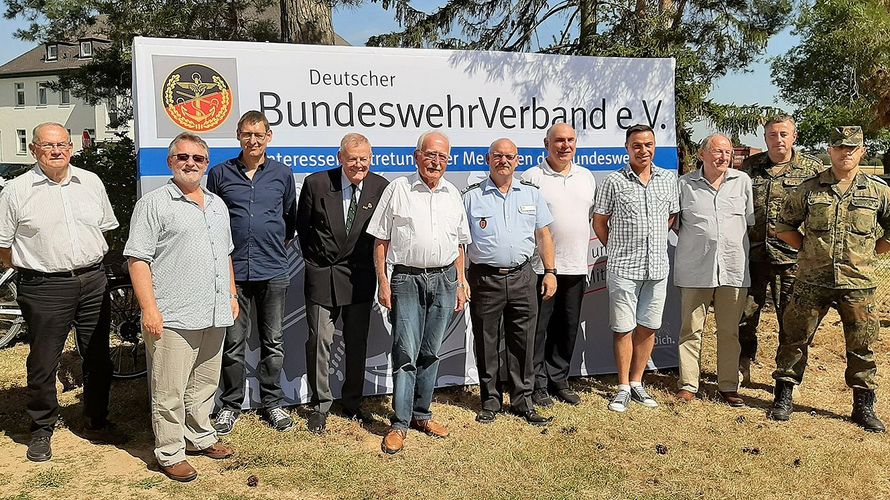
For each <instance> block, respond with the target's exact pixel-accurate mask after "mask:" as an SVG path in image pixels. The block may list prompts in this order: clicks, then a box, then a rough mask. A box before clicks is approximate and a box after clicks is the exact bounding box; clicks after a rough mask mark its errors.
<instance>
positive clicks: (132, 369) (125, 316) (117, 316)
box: [0, 266, 148, 379]
mask: <svg viewBox="0 0 890 500" xmlns="http://www.w3.org/2000/svg"><path fill="white" fill-rule="evenodd" d="M105 273H106V275H107V277H108V291H107V293H108V297H109V301H110V314H111V325H110V331H109V344H110V352H111V363H112V376H113V377H114V378H116V379H132V378H138V377H141V376H143V375H145V374H146V372H147V371H148V364H147V360H146V358H145V343H144V342H143V341H142V318H141V312H140V310H139V303H138V302H137V301H136V295H135V293H134V292H133V285H132V284H131V283H130V278H129V276H128V275H127V274H125V273H121V274H116V273H114V271H113V266H106V268H105ZM17 274H18V273H16V271H15V269H13V268H10V269H6V270H4V271H3V272H2V274H0V348H3V347H6V346H7V345H10V344H11V343H12V342H13V341H14V340H15V339H16V338H17V337H18V336H19V335H21V334H22V332H23V331H24V330H25V326H26V323H25V319H24V317H23V316H22V311H21V309H20V308H19V306H18V304H17V303H16V300H15V299H16V292H17V288H16V280H15V278H16V276H17ZM74 345H75V349H77V351H78V354H80V346H78V345H77V342H75V343H74Z"/></svg>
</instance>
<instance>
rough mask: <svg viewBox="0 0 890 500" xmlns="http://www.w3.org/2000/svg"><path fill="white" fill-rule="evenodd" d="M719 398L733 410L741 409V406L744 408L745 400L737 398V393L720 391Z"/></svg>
mask: <svg viewBox="0 0 890 500" xmlns="http://www.w3.org/2000/svg"><path fill="white" fill-rule="evenodd" d="M720 398H721V399H722V400H723V402H724V403H726V404H728V405H729V406H732V407H733V408H741V407H742V406H745V400H744V399H742V397H741V396H739V393H738V392H736V391H730V392H723V391H720Z"/></svg>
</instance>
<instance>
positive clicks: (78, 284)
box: [0, 123, 123, 462]
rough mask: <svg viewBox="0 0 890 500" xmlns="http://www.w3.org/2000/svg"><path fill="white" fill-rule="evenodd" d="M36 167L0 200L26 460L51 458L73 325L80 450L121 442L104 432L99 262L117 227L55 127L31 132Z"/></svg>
mask: <svg viewBox="0 0 890 500" xmlns="http://www.w3.org/2000/svg"><path fill="white" fill-rule="evenodd" d="M30 148H31V154H33V155H34V158H36V159H37V164H36V165H35V166H34V168H32V169H31V170H29V171H27V172H25V173H24V174H22V175H20V176H18V177H16V178H15V179H13V180H11V181H9V182H8V183H7V184H6V186H5V188H4V189H3V192H2V194H0V260H2V261H3V264H4V265H6V266H10V265H11V266H13V267H15V268H16V269H17V270H18V272H19V278H18V283H17V284H18V303H19V306H20V307H21V309H22V315H23V316H24V318H25V322H26V323H27V324H28V337H29V342H30V344H31V349H30V352H29V353H28V361H27V373H28V403H27V411H28V416H29V417H31V441H30V444H29V445H28V452H27V457H28V459H29V460H32V461H35V462H43V461H46V460H49V459H50V458H52V448H51V447H50V439H51V438H52V435H53V428H54V427H55V424H56V421H57V420H58V418H59V402H58V399H57V397H56V372H57V370H58V367H59V357H60V356H61V354H62V350H63V348H64V347H65V339H67V338H68V332H69V331H70V330H71V326H72V325H74V326H75V327H76V328H75V331H76V335H77V343H78V346H79V347H80V352H81V355H82V356H83V380H84V384H83V385H84V387H83V396H84V408H83V409H84V415H85V417H86V429H85V431H84V434H85V435H86V437H88V438H89V439H90V440H101V441H105V442H121V441H123V437H122V436H121V435H120V434H118V433H117V432H115V429H114V427H113V426H112V425H111V424H110V423H109V422H108V420H107V416H108V393H109V390H110V388H111V369H112V368H111V360H110V358H109V350H108V333H109V299H108V294H107V293H106V288H107V281H106V277H105V272H104V270H103V269H102V258H103V257H104V256H105V252H107V251H108V244H107V243H106V241H105V236H104V235H103V233H104V232H106V231H110V230H112V229H114V228H116V227H118V222H117V219H116V218H115V217H114V212H113V211H112V208H111V203H110V202H109V200H108V195H107V194H106V192H105V186H103V185H102V181H101V180H99V178H98V177H97V176H96V174H94V173H92V172H88V171H86V170H83V169H80V168H77V167H75V166H73V165H70V164H69V163H68V162H69V160H70V159H71V138H70V137H69V136H68V131H67V130H65V127H64V126H62V125H61V124H58V123H43V124H40V125H38V126H36V127H34V133H33V136H32V142H31V146H30Z"/></svg>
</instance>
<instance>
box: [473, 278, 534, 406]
mask: <svg viewBox="0 0 890 500" xmlns="http://www.w3.org/2000/svg"><path fill="white" fill-rule="evenodd" d="M467 280H468V282H469V284H470V291H471V292H472V294H471V300H470V319H471V320H472V323H473V340H474V343H475V349H476V367H477V369H478V371H479V392H480V396H481V398H482V408H483V409H486V410H491V411H500V410H501V408H502V405H503V395H502V394H501V390H500V389H501V384H500V383H499V382H498V373H499V371H500V368H501V361H502V360H504V361H505V362H506V365H507V366H506V368H507V378H506V380H505V382H504V383H505V384H506V385H507V387H508V388H509V390H510V406H511V408H512V410H513V411H515V412H520V413H524V412H526V411H529V410H531V409H532V403H531V393H532V387H533V386H534V366H533V357H534V339H535V321H536V319H537V315H538V298H537V296H538V292H537V290H538V289H537V286H536V285H537V275H536V274H535V272H534V271H533V270H532V267H531V266H530V265H528V264H526V265H525V266H523V267H522V268H521V269H519V270H517V271H515V272H513V273H511V274H507V275H499V274H496V273H491V272H490V271H489V270H487V269H486V268H485V267H482V266H477V265H474V264H470V269H469V271H468V273H467ZM501 322H503V335H504V346H505V348H506V351H507V352H506V356H504V357H501V356H500V353H499V350H498V346H499V344H500V336H501V328H500V326H501Z"/></svg>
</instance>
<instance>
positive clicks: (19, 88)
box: [15, 83, 25, 107]
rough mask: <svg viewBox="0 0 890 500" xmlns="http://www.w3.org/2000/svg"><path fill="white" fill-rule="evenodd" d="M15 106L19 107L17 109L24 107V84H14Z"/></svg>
mask: <svg viewBox="0 0 890 500" xmlns="http://www.w3.org/2000/svg"><path fill="white" fill-rule="evenodd" d="M15 105H16V106H19V107H21V106H24V105H25V84H24V83H16V84H15Z"/></svg>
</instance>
